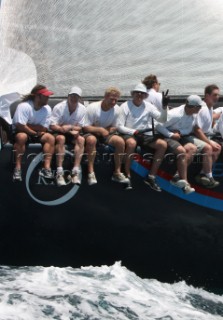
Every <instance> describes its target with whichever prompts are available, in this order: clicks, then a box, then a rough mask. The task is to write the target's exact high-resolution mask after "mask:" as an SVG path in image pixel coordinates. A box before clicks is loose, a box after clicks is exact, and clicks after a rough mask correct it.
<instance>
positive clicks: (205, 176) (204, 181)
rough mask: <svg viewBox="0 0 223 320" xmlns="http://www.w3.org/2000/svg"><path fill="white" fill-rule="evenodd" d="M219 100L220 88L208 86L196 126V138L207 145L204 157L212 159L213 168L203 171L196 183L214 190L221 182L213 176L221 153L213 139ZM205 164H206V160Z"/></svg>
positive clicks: (213, 85)
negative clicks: (214, 116) (216, 108)
mask: <svg viewBox="0 0 223 320" xmlns="http://www.w3.org/2000/svg"><path fill="white" fill-rule="evenodd" d="M218 99H219V88H218V86H217V85H215V84H211V85H208V86H207V87H206V88H205V90H204V101H203V104H202V108H201V110H200V111H199V113H198V115H197V117H196V121H195V126H194V134H195V136H196V137H197V138H198V139H200V140H202V141H204V142H205V143H206V145H207V147H206V149H207V150H206V155H204V156H203V158H204V157H209V158H210V159H211V160H210V161H211V168H209V170H208V172H207V171H206V172H204V170H203V169H202V171H201V173H200V174H199V175H198V176H197V177H196V181H197V183H199V184H201V185H203V186H206V187H208V188H214V187H217V186H218V185H219V182H218V181H215V180H214V178H213V176H212V163H213V162H215V161H216V160H217V158H218V156H219V154H220V152H221V146H220V145H219V144H218V143H217V142H215V141H213V140H212V139H211V138H212V136H213V130H212V123H213V106H214V105H215V104H216V103H217V102H218ZM210 161H209V162H210ZM203 162H205V160H204V161H203Z"/></svg>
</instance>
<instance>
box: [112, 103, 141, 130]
mask: <svg viewBox="0 0 223 320" xmlns="http://www.w3.org/2000/svg"><path fill="white" fill-rule="evenodd" d="M120 108H121V109H120V112H119V117H118V119H117V129H118V131H119V132H120V133H122V134H128V135H130V136H132V135H134V133H135V131H136V129H132V128H129V127H126V119H127V114H128V110H126V111H125V106H124V104H123V105H122V106H121V107H120Z"/></svg>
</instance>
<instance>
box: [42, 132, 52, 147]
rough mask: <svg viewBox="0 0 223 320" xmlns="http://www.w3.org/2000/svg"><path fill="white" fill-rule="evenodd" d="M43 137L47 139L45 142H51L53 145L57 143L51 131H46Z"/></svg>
mask: <svg viewBox="0 0 223 320" xmlns="http://www.w3.org/2000/svg"><path fill="white" fill-rule="evenodd" d="M43 139H44V140H45V142H47V143H49V144H51V145H54V144H55V138H54V136H53V135H52V134H50V133H45V134H44V135H43Z"/></svg>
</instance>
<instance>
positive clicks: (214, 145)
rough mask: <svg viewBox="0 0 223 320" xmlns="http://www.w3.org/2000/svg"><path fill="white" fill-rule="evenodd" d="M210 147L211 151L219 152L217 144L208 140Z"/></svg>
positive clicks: (219, 148) (219, 147)
mask: <svg viewBox="0 0 223 320" xmlns="http://www.w3.org/2000/svg"><path fill="white" fill-rule="evenodd" d="M209 143H210V145H211V146H212V149H213V151H219V150H221V146H220V144H218V143H217V142H215V141H213V140H210V141H209Z"/></svg>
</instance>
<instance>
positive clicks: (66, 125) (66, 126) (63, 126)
mask: <svg viewBox="0 0 223 320" xmlns="http://www.w3.org/2000/svg"><path fill="white" fill-rule="evenodd" d="M61 128H62V129H63V133H66V132H68V131H70V130H71V129H72V127H71V125H70V124H64V125H62V126H61Z"/></svg>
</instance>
